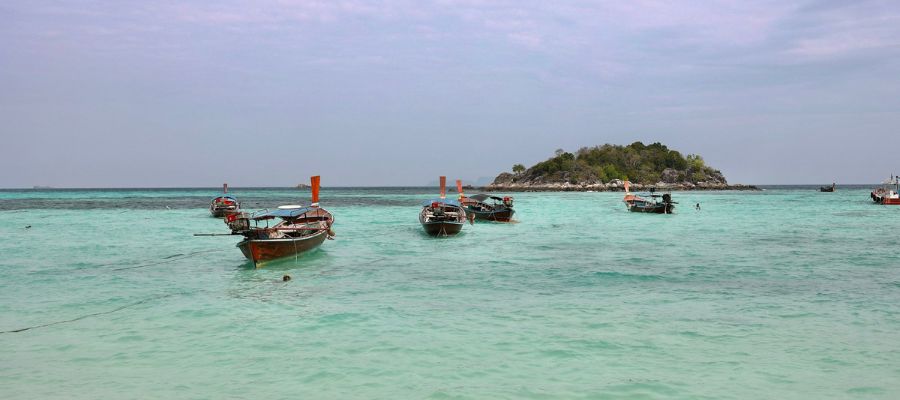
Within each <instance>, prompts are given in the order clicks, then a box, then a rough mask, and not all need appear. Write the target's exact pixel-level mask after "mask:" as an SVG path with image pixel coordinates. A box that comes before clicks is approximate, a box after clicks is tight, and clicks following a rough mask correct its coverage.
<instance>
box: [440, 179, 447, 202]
mask: <svg viewBox="0 0 900 400" xmlns="http://www.w3.org/2000/svg"><path fill="white" fill-rule="evenodd" d="M441 198H442V199H446V198H447V177H446V176H442V177H441Z"/></svg>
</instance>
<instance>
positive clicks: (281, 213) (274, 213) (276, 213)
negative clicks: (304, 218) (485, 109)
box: [250, 207, 318, 221]
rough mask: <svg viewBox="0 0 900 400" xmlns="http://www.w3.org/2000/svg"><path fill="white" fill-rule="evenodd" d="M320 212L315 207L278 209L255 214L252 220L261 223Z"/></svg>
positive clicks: (251, 217)
mask: <svg viewBox="0 0 900 400" xmlns="http://www.w3.org/2000/svg"><path fill="white" fill-rule="evenodd" d="M314 210H318V208H315V207H303V208H289V209H278V210H271V211H262V212H260V213H254V214H253V215H252V216H250V219H252V220H254V221H261V220H264V219H272V218H297V217H299V216H301V215H303V214H306V213H308V212H310V211H314Z"/></svg>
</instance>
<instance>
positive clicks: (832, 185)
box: [819, 183, 835, 193]
mask: <svg viewBox="0 0 900 400" xmlns="http://www.w3.org/2000/svg"><path fill="white" fill-rule="evenodd" d="M834 190H835V184H834V183H832V184H831V187H828V186H822V187H820V188H819V191H820V192H826V193H830V192H834Z"/></svg>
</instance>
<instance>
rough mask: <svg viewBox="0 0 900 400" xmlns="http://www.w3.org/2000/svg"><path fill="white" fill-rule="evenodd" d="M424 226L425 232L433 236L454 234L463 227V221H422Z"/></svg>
mask: <svg viewBox="0 0 900 400" xmlns="http://www.w3.org/2000/svg"><path fill="white" fill-rule="evenodd" d="M422 228H425V233H427V234H429V235H431V236H452V235H456V234H457V233H459V232H460V231H461V230H462V228H463V223H462V222H446V221H442V222H422Z"/></svg>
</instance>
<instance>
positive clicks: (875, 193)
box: [870, 175, 900, 206]
mask: <svg viewBox="0 0 900 400" xmlns="http://www.w3.org/2000/svg"><path fill="white" fill-rule="evenodd" d="M870 196H871V197H872V201H874V202H875V203H877V204H883V205H886V206H887V205H890V206H896V205H900V176H893V175H891V179H888V180H886V181H884V182H883V184H882V186H881V187H878V188H875V189H874V190H872V193H871V194H870Z"/></svg>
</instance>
